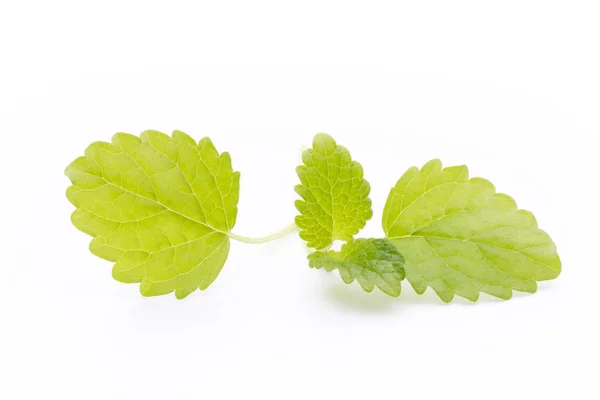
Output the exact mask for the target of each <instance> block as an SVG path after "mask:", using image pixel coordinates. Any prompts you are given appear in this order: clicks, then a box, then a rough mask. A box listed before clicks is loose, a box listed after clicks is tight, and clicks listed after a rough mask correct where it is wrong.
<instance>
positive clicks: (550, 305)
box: [0, 0, 600, 400]
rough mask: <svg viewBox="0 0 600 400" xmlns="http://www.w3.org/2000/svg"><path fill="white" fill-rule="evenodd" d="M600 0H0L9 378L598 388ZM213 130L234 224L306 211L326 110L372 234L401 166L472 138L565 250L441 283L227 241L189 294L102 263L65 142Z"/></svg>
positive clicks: (471, 154)
mask: <svg viewBox="0 0 600 400" xmlns="http://www.w3.org/2000/svg"><path fill="white" fill-rule="evenodd" d="M599 7H600V6H599V4H598V2H597V1H575V0H569V1H549V0H545V1H526V0H519V1H481V0H479V1H412V2H406V1H405V2H399V1H396V2H389V3H379V2H373V1H368V2H354V1H344V2H339V3H335V2H325V1H316V2H307V1H302V2H285V1H273V2H259V1H248V2H240V3H229V2H224V1H219V2H217V1H214V2H189V3H179V2H171V1H169V2H154V1H143V2H128V1H122V0H121V1H103V2H87V1H71V2H67V1H43V2H42V1H38V2H35V1H3V2H2V3H0V128H1V130H0V139H1V141H0V146H1V147H0V149H1V156H0V167H1V168H0V176H1V181H2V184H1V185H0V194H1V196H0V209H1V210H2V214H1V216H0V232H1V235H2V240H1V242H0V243H1V244H0V246H1V250H2V252H1V254H2V258H1V260H0V266H1V272H2V273H1V276H0V368H1V369H2V371H1V373H0V398H2V399H11V400H12V399H128V400H129V399H142V398H143V399H198V398H202V399H224V398H231V399H246V398H248V399H254V398H256V399H271V398H272V399H321V398H324V399H337V398H341V399H354V398H361V399H364V398H380V399H383V398H386V399H395V398H407V399H422V398H432V399H433V398H439V399H508V398H510V399H526V398H527V399H531V398H547V397H548V396H553V397H554V396H557V397H559V398H577V399H597V398H599V397H598V396H599V394H598V391H599V390H598V385H597V378H598V367H597V363H598V358H599V357H600V354H599V353H600V352H599V347H598V337H599V334H600V331H599V329H598V326H597V322H598V315H599V311H598V306H599V305H600V304H599V302H598V300H597V299H598V295H597V294H596V293H595V292H596V291H597V288H598V286H599V281H600V273H599V270H600V262H599V258H598V242H599V238H598V235H597V232H598V228H597V227H598V224H599V222H600V221H599V220H598V216H597V215H598V211H597V210H598V207H599V205H598V196H597V194H598V189H597V188H598V182H599V180H598V172H599V171H598V163H597V161H596V160H597V154H598V151H599V146H598V140H597V139H598V135H599V134H600V113H599V111H600V23H599V21H600V9H599ZM145 129H158V130H162V131H165V132H170V131H172V130H174V129H181V130H184V131H186V132H188V133H189V134H191V135H192V136H193V137H195V138H197V139H200V138H201V137H202V136H210V137H211V138H212V139H213V141H214V143H215V144H216V146H217V148H218V149H219V150H220V151H229V152H230V153H231V155H232V159H233V164H234V167H235V168H236V169H237V170H239V171H241V172H242V182H241V185H242V187H241V196H240V204H239V217H238V224H237V226H236V227H235V229H234V231H235V233H238V234H241V235H246V236H262V235H265V234H268V233H271V232H273V231H276V230H278V229H280V228H282V227H284V226H285V225H287V224H288V223H290V222H291V221H292V219H293V217H294V215H295V209H294V207H293V201H294V199H296V195H295V193H294V192H293V186H294V185H295V184H296V182H297V177H296V176H295V172H294V167H295V166H296V165H297V164H298V161H299V154H300V148H301V146H302V145H309V144H310V142H311V138H312V136H313V135H314V134H315V133H317V132H320V131H325V132H328V133H330V134H331V135H333V136H334V137H335V138H336V139H337V141H338V142H339V143H340V144H343V145H345V146H346V147H348V148H349V149H350V150H351V152H352V155H353V157H354V158H355V159H357V160H358V161H359V162H361V163H362V165H363V167H364V169H365V174H366V177H367V179H368V180H369V181H370V182H371V186H372V188H373V189H372V195H371V198H372V200H373V207H374V217H373V219H372V220H371V221H370V222H369V223H368V225H367V227H366V229H364V230H363V231H362V232H361V234H360V236H380V235H382V229H381V223H380V218H381V211H382V209H383V205H384V202H385V199H386V196H387V193H388V191H389V189H390V188H391V187H392V186H393V185H394V183H395V181H396V180H397V179H398V178H399V177H400V175H401V174H402V173H403V172H404V171H405V170H406V169H407V168H408V167H410V166H412V165H419V166H420V165H422V164H423V163H425V162H426V161H428V160H429V159H431V158H436V157H439V158H441V159H442V160H443V161H444V163H445V165H454V164H462V163H465V164H467V165H468V166H469V168H470V171H471V173H472V175H474V176H483V177H486V178H488V179H490V180H491V181H492V182H494V183H495V184H496V186H497V188H498V190H499V191H501V192H505V193H508V194H510V195H512V196H513V197H514V198H515V199H516V200H517V203H518V204H519V206H520V207H522V208H525V209H529V210H532V211H533V212H534V213H535V215H536V216H537V218H538V221H539V224H540V226H541V227H542V228H543V229H544V230H546V231H547V232H548V233H549V234H550V235H551V236H552V237H553V239H554V240H555V242H556V244H557V246H558V249H559V254H560V255H561V258H562V260H563V273H562V275H561V276H560V277H559V278H558V279H557V280H555V281H551V282H546V283H542V284H540V285H539V291H538V293H536V294H534V295H523V294H515V296H514V298H513V299H512V300H510V301H500V300H496V299H494V298H491V297H489V296H485V295H482V298H481V300H480V301H479V302H478V303H476V304H471V303H469V302H468V301H466V300H461V299H457V300H455V301H454V302H453V303H452V304H449V305H446V304H443V303H442V302H441V301H440V300H439V299H437V297H436V296H435V294H433V293H432V292H431V291H428V292H427V293H426V294H425V295H423V296H417V295H416V294H415V293H414V292H413V290H412V289H411V288H410V286H409V285H408V284H407V283H406V282H405V284H404V286H403V289H404V290H403V293H402V295H401V297H400V298H398V299H393V298H389V297H387V296H385V295H383V294H381V293H375V292H374V293H372V294H365V293H363V292H362V291H361V290H360V288H359V287H358V286H357V285H356V284H353V285H345V284H343V283H342V282H341V280H340V279H339V277H338V276H337V274H327V273H325V272H323V271H315V270H311V269H309V268H308V266H307V263H306V260H305V257H306V249H305V247H304V244H303V243H302V241H301V240H300V239H299V238H298V237H297V235H295V234H292V235H289V236H287V237H285V238H284V239H282V240H279V241H276V242H271V243H268V244H264V245H249V244H244V243H239V242H233V243H232V248H231V252H230V257H229V259H228V261H227V263H226V265H225V267H224V269H223V271H222V273H221V275H220V276H219V278H218V279H217V281H216V282H215V283H214V284H213V285H212V286H211V287H210V288H209V289H208V290H207V291H204V292H196V293H194V294H192V295H191V296H189V297H188V298H187V299H186V300H183V301H177V300H176V299H175V297H174V296H173V295H169V296H163V297H159V298H143V297H142V296H140V295H139V293H138V288H137V285H125V284H121V283H118V282H116V281H114V280H113V279H112V278H111V274H110V270H111V265H110V263H108V262H106V261H103V260H101V259H99V258H97V257H95V256H93V255H92V254H91V253H90V252H89V251H88V249H87V245H88V242H89V240H90V238H89V237H87V236H86V235H85V234H83V233H81V232H79V231H77V230H76V229H75V228H74V227H73V226H72V225H71V223H70V220H69V216H70V213H71V212H72V211H73V207H72V205H71V204H69V203H68V201H67V200H66V198H65V196H64V193H65V190H66V188H67V186H68V185H69V182H68V179H67V178H66V177H65V176H64V175H63V170H64V168H65V167H66V165H67V164H68V163H69V162H70V161H71V160H73V159H74V158H76V157H78V156H79V155H81V154H82V153H83V150H84V149H85V147H86V146H87V145H88V144H89V143H91V142H92V141H96V140H105V141H108V140H110V137H111V136H112V134H113V133H115V132H118V131H125V132H130V133H136V134H137V133H140V132H141V131H143V130H145Z"/></svg>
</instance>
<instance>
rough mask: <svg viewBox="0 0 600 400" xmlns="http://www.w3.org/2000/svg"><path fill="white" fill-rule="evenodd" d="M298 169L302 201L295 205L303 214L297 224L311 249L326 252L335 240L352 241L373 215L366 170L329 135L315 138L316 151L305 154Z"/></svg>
mask: <svg viewBox="0 0 600 400" xmlns="http://www.w3.org/2000/svg"><path fill="white" fill-rule="evenodd" d="M302 162H303V164H304V165H301V166H299V167H297V168H296V172H297V174H298V177H299V178H300V182H301V184H300V185H297V186H296V187H295V190H296V192H297V193H298V194H299V195H300V197H301V198H302V200H297V201H296V203H295V205H296V208H297V209H298V211H299V212H300V215H298V216H297V217H296V220H295V221H296V225H298V227H299V228H300V229H301V231H300V237H301V238H302V239H304V240H305V241H306V242H307V246H309V247H313V248H315V249H318V250H320V249H324V248H326V247H328V246H330V245H331V244H332V243H333V241H334V240H344V241H347V240H350V239H352V237H353V236H354V235H355V234H356V233H358V231H359V230H361V229H362V228H363V227H364V226H365V223H366V222H367V221H368V220H369V219H371V217H372V216H373V211H372V210H371V199H369V192H370V191H371V187H370V186H369V183H368V182H367V181H366V180H365V179H363V169H362V167H361V165H360V164H359V163H357V162H356V161H352V158H351V157H350V152H349V151H348V150H347V149H346V148H345V147H342V146H338V145H337V144H336V142H335V140H333V138H332V137H331V136H329V135H327V134H325V133H319V134H317V135H316V136H315V137H314V140H313V146H312V149H308V150H305V151H304V152H303V154H302Z"/></svg>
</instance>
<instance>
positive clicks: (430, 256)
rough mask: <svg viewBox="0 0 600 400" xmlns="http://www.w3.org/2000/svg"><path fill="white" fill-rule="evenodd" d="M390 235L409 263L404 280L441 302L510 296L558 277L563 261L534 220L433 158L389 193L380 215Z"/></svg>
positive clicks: (464, 170)
mask: <svg viewBox="0 0 600 400" xmlns="http://www.w3.org/2000/svg"><path fill="white" fill-rule="evenodd" d="M383 229H384V231H385V233H386V236H387V238H388V239H389V240H390V242H391V243H393V244H394V246H396V248H397V249H398V251H400V253H402V255H403V256H404V258H405V259H406V264H405V266H404V267H405V269H406V278H407V279H408V281H409V282H410V284H411V285H412V286H413V288H414V289H415V291H416V292H417V293H419V294H421V293H423V292H424V291H425V290H426V289H427V287H428V286H431V288H432V289H433V290H434V291H435V292H436V293H437V294H438V296H439V297H440V298H441V299H442V300H443V301H445V302H449V301H451V300H452V299H453V297H454V295H455V294H456V295H459V296H462V297H465V298H467V299H469V300H472V301H476V300H477V299H478V298H479V293H480V292H485V293H488V294H491V295H493V296H496V297H499V298H501V299H509V298H510V297H511V296H512V291H513V290H517V291H522V292H530V293H533V292H535V291H536V289H537V284H536V281H542V280H547V279H554V278H556V277H557V276H558V275H559V274H560V271H561V262H560V258H559V256H558V254H557V252H556V247H555V245H554V243H553V242H552V239H550V237H549V236H548V235H547V234H546V233H545V232H544V231H542V230H541V229H539V228H538V226H537V222H536V220H535V218H534V216H533V215H532V214H531V213H530V212H528V211H524V210H519V209H517V206H516V204H515V202H514V200H513V199H512V198H511V197H509V196H507V195H505V194H501V193H496V190H495V188H494V186H493V185H492V184H491V183H490V182H489V181H487V180H485V179H481V178H471V179H469V172H468V170H467V167H465V166H457V167H448V168H444V169H442V163H441V162H440V161H439V160H432V161H430V162H428V163H427V164H425V165H424V166H423V168H421V169H420V170H419V169H418V168H416V167H412V168H410V169H408V171H406V173H405V174H404V175H403V176H402V177H401V178H400V179H399V180H398V182H397V183H396V186H395V187H394V188H393V189H392V190H391V192H390V194H389V197H388V199H387V203H386V205H385V209H384V212H383Z"/></svg>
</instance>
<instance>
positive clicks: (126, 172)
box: [65, 131, 240, 298]
mask: <svg viewBox="0 0 600 400" xmlns="http://www.w3.org/2000/svg"><path fill="white" fill-rule="evenodd" d="M65 173H66V175H67V176H68V177H69V178H70V180H71V182H72V184H73V185H72V186H71V187H69V188H68V190H67V197H68V199H69V201H70V202H71V203H72V204H73V205H74V206H75V207H77V210H75V211H74V212H73V215H72V221H73V224H74V225H75V226H76V227H77V228H78V229H80V230H81V231H83V232H85V233H87V234H89V235H91V236H93V237H94V239H93V240H92V241H91V243H90V250H91V251H92V253H94V254H95V255H97V256H99V257H101V258H104V259H106V260H109V261H113V262H115V265H114V267H113V277H114V278H115V279H116V280H118V281H121V282H127V283H131V282H141V285H140V291H141V293H142V294H143V295H144V296H156V295H162V294H167V293H170V292H173V291H175V295H176V296H177V298H184V297H186V296H187V295H189V294H190V293H191V292H193V291H194V290H196V289H198V288H200V289H202V290H203V289H206V288H207V287H208V286H209V285H210V284H211V283H212V282H213V281H214V280H215V279H216V277H217V275H218V274H219V272H220V271H221V268H222V267H223V264H224V263H225V260H226V259H227V255H228V253H229V232H230V231H231V229H232V228H233V226H234V225H235V220H236V216H237V203H238V198H239V178H240V175H239V172H234V171H233V169H232V167H231V159H230V157H229V154H228V153H222V154H219V153H218V152H217V150H216V149H215V147H214V146H213V144H212V143H211V141H210V139H209V138H204V139H202V140H201V141H200V142H199V143H196V142H195V141H194V140H193V139H192V138H190V137H189V136H188V135H186V134H185V133H183V132H180V131H175V132H173V135H172V137H169V136H167V135H165V134H163V133H161V132H157V131H146V132H143V133H142V134H141V136H140V137H137V136H133V135H129V134H125V133H118V134H116V135H115V136H114V137H113V138H112V143H105V142H96V143H93V144H92V145H90V146H89V147H88V148H87V149H86V151H85V156H83V157H79V158H77V159H76V160H75V161H73V162H72V163H71V164H70V165H69V166H68V167H67V169H66V171H65Z"/></svg>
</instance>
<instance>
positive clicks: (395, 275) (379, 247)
mask: <svg viewBox="0 0 600 400" xmlns="http://www.w3.org/2000/svg"><path fill="white" fill-rule="evenodd" d="M308 260H309V265H310V267H311V268H323V269H325V270H326V271H328V272H331V271H333V270H334V269H337V270H338V271H339V272H340V276H341V278H342V280H343V281H344V282H346V283H352V282H353V281H354V280H355V279H356V280H357V281H358V283H359V284H360V286H361V287H362V288H363V289H364V290H365V291H366V292H371V291H372V290H373V288H374V287H375V286H377V287H378V288H379V289H380V290H381V291H382V292H384V293H386V294H388V295H390V296H394V297H397V296H399V295H400V291H401V281H402V280H403V279H404V275H405V274H404V267H403V265H404V257H402V255H401V254H400V253H399V252H398V250H396V248H395V247H394V246H393V245H392V244H391V243H390V242H389V241H387V240H386V239H355V240H351V241H349V242H348V243H345V244H344V245H343V246H342V249H341V251H334V250H329V251H316V252H314V253H312V254H309V256H308Z"/></svg>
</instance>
